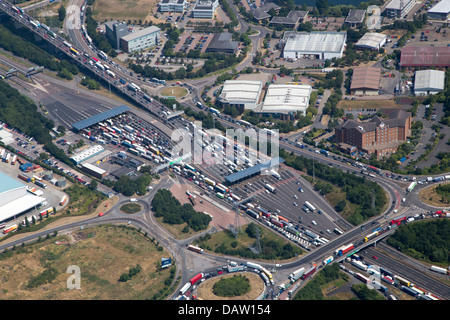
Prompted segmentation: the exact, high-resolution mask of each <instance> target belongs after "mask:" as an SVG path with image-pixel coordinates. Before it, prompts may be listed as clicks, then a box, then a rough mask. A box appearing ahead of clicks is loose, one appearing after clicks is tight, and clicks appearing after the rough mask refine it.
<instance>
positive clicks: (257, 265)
mask: <svg viewBox="0 0 450 320" xmlns="http://www.w3.org/2000/svg"><path fill="white" fill-rule="evenodd" d="M247 267H248V268H252V269H256V270H261V269H262V266H261V265H259V264H257V263H254V262H251V261H247Z"/></svg>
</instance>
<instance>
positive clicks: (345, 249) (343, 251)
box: [338, 243, 355, 256]
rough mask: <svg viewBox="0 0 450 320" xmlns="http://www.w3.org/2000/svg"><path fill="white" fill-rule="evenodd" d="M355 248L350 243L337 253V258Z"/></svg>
mask: <svg viewBox="0 0 450 320" xmlns="http://www.w3.org/2000/svg"><path fill="white" fill-rule="evenodd" d="M354 248H355V247H354V246H353V244H352V243H350V244H348V245H346V246H344V247H342V248H341V249H340V250H339V251H338V256H342V255H343V254H346V253H347V252H349V251H350V250H352V249H354Z"/></svg>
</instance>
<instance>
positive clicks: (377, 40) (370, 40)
mask: <svg viewBox="0 0 450 320" xmlns="http://www.w3.org/2000/svg"><path fill="white" fill-rule="evenodd" d="M386 37H387V36H386V35H385V34H382V33H376V32H367V33H365V34H364V35H363V36H362V37H361V39H359V40H358V42H357V43H356V44H355V46H358V47H365V48H378V47H379V46H380V44H381V43H382V42H383V41H385V40H386Z"/></svg>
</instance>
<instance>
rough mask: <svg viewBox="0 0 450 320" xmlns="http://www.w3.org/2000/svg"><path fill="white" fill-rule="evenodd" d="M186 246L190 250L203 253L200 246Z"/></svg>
mask: <svg viewBox="0 0 450 320" xmlns="http://www.w3.org/2000/svg"><path fill="white" fill-rule="evenodd" d="M187 248H188V250H191V251H194V252H197V253H203V249H202V248H200V247H197V246H194V245H192V244H190V245H188V246H187Z"/></svg>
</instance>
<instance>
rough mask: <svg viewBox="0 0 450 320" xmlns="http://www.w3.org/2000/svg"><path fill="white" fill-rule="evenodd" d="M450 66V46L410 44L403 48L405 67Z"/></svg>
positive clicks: (422, 68) (401, 61) (401, 63)
mask: <svg viewBox="0 0 450 320" xmlns="http://www.w3.org/2000/svg"><path fill="white" fill-rule="evenodd" d="M449 66H450V47H436V46H435V47H429V46H417V47H415V46H409V47H404V48H402V49H401V56H400V67H401V68H403V69H416V70H424V69H429V68H433V69H441V70H444V69H445V68H447V67H449Z"/></svg>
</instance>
